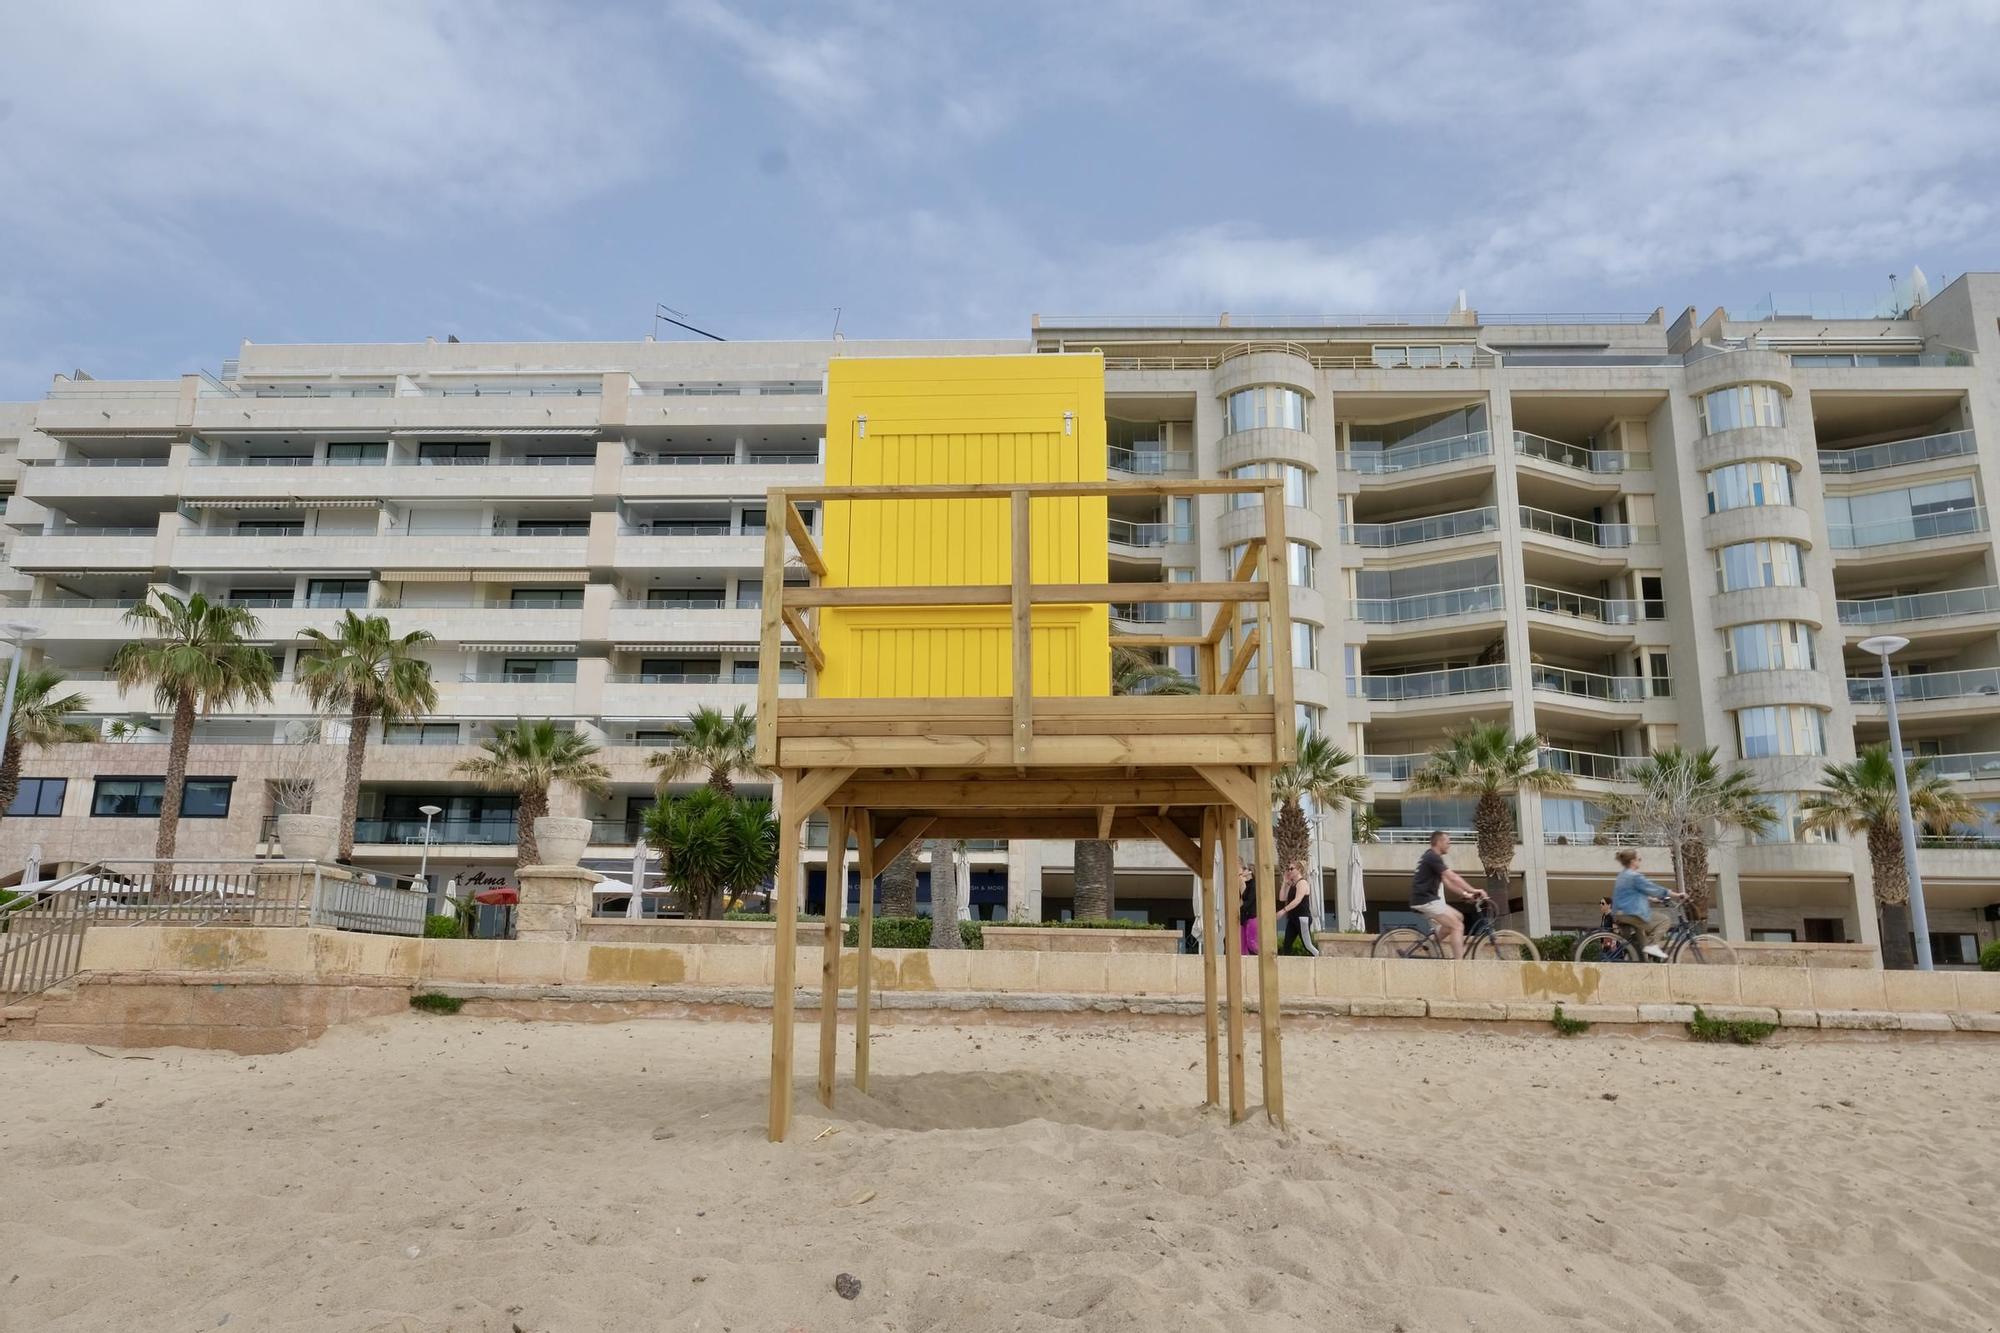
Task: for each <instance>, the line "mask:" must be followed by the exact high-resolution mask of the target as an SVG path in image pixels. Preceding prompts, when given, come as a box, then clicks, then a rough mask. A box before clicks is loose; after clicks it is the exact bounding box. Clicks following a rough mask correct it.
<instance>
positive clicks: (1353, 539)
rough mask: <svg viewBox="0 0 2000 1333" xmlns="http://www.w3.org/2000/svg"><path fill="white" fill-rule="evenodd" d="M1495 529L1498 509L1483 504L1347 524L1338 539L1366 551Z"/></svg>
mask: <svg viewBox="0 0 2000 1333" xmlns="http://www.w3.org/2000/svg"><path fill="white" fill-rule="evenodd" d="M1499 526H1500V511H1499V509H1497V508H1495V507H1494V506H1492V505H1487V506H1486V507H1485V508H1483V509H1459V510H1455V511H1453V512H1452V513H1449V514H1431V515H1428V516H1427V517H1424V518H1406V519H1399V520H1397V521H1396V522H1394V523H1350V524H1348V525H1347V526H1346V527H1344V528H1342V529H1341V538H1342V540H1344V541H1346V542H1347V543H1348V544H1349V545H1352V546H1366V547H1370V548H1382V547H1391V546H1415V545H1418V544H1419V543H1422V542H1436V541H1445V540H1447V539H1449V538H1453V537H1471V536H1476V535H1477V534H1479V533H1482V532H1492V531H1494V530H1495V529H1497V528H1498V527H1499Z"/></svg>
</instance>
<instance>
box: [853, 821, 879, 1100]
mask: <svg viewBox="0 0 2000 1333" xmlns="http://www.w3.org/2000/svg"><path fill="white" fill-rule="evenodd" d="M854 834H855V842H856V843H857V844H859V846H858V850H857V851H856V852H855V857H856V860H857V862H858V868H859V870H860V872H861V875H860V878H861V911H860V913H859V914H858V917H857V920H856V921H855V928H854V942H855V956H854V1086H855V1087H857V1088H859V1089H860V1090H861V1091H862V1093H863V1094H866V1093H867V1091H868V1001H869V999H870V998H871V997H872V993H873V990H874V982H875V976H874V971H873V968H874V961H875V871H876V862H875V820H874V816H872V815H870V814H869V813H868V811H866V810H856V811H855V812H854Z"/></svg>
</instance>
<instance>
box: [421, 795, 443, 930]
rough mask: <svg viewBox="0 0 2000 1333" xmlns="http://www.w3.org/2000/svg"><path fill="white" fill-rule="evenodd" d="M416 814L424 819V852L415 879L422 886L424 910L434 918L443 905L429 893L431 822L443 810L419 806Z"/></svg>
mask: <svg viewBox="0 0 2000 1333" xmlns="http://www.w3.org/2000/svg"><path fill="white" fill-rule="evenodd" d="M417 813H418V814H420V815H422V816H423V817H424V852H423V856H422V858H421V859H419V860H418V862H417V878H418V879H420V880H422V881H423V884H424V895H425V901H424V910H425V911H426V912H429V913H430V914H431V915H432V916H436V915H437V911H436V909H437V908H439V907H442V906H443V905H444V904H443V903H442V902H440V901H439V900H438V895H437V894H435V893H433V892H432V891H431V821H432V820H433V819H436V818H437V817H438V816H439V815H441V814H443V813H444V808H443V807H442V806H436V805H420V806H418V807H417Z"/></svg>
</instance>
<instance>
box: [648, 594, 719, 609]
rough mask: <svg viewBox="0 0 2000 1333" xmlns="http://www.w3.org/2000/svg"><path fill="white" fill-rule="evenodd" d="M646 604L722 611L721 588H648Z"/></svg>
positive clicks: (658, 606)
mask: <svg viewBox="0 0 2000 1333" xmlns="http://www.w3.org/2000/svg"><path fill="white" fill-rule="evenodd" d="M646 605H647V606H649V607H653V608H655V609H662V608H665V609H672V610H676V611H720V610H721V609H722V589H720V588H648V589H646Z"/></svg>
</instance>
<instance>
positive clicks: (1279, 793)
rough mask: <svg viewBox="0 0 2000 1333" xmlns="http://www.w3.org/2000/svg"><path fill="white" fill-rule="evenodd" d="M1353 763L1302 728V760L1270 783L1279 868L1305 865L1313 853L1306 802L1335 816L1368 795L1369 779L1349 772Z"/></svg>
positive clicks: (1350, 759) (1328, 742)
mask: <svg viewBox="0 0 2000 1333" xmlns="http://www.w3.org/2000/svg"><path fill="white" fill-rule="evenodd" d="M1353 762H1354V756H1353V755H1351V754H1349V753H1348V752H1347V751H1345V750H1343V749H1341V748H1340V747H1339V746H1338V745H1335V744H1334V743H1333V742H1332V741H1330V740H1328V739H1327V738H1326V737H1324V736H1318V735H1314V734H1313V733H1311V732H1309V731H1307V730H1306V729H1305V728H1304V727H1300V728H1299V757H1298V758H1297V759H1294V760H1293V761H1292V762H1291V763H1289V764H1286V765H1285V766H1284V767H1283V768H1281V769H1279V770H1278V776H1277V780H1276V781H1274V782H1273V783H1272V784H1271V794H1272V795H1273V796H1274V797H1276V798H1277V801H1278V821H1277V827H1276V828H1275V829H1274V830H1273V833H1274V836H1275V837H1276V839H1277V843H1278V864H1279V865H1280V866H1290V865H1301V866H1302V865H1304V864H1306V861H1307V859H1308V857H1309V856H1310V854H1311V850H1312V831H1311V830H1310V829H1309V828H1308V827H1307V826H1306V814H1305V807H1304V803H1305V802H1306V801H1308V800H1310V801H1311V802H1312V803H1313V804H1314V805H1316V806H1318V807H1319V808H1320V809H1322V810H1325V811H1328V812H1329V813H1335V812H1338V811H1341V810H1345V809H1346V808H1347V807H1348V806H1349V805H1352V804H1356V803H1358V802H1359V801H1360V800H1361V798H1362V797H1364V796H1366V795H1367V794H1368V779H1367V778H1365V777H1363V776H1362V775H1361V774H1359V773H1350V772H1347V771H1346V769H1347V766H1348V765H1349V764H1351V763H1353Z"/></svg>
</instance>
